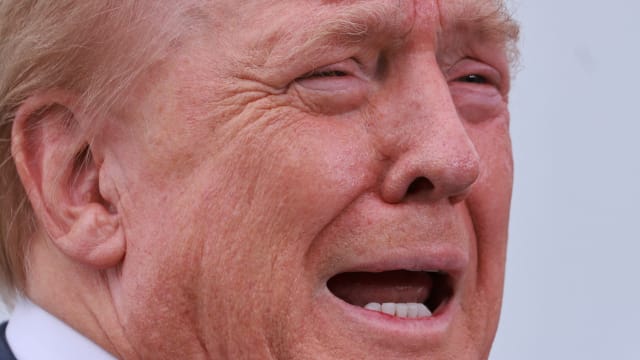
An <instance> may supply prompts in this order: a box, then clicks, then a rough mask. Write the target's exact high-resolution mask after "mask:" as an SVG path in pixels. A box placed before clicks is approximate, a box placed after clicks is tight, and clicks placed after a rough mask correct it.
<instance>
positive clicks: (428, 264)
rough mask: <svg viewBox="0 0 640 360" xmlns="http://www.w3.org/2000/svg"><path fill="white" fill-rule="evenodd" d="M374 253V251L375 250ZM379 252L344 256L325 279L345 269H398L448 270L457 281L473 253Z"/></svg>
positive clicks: (434, 251)
mask: <svg viewBox="0 0 640 360" xmlns="http://www.w3.org/2000/svg"><path fill="white" fill-rule="evenodd" d="M372 253H373V251H372ZM375 253H376V254H363V255H362V256H355V257H350V258H349V259H344V260H343V261H342V262H341V264H340V265H339V266H338V267H336V268H334V269H333V272H332V273H331V274H329V276H328V277H327V278H326V279H325V280H328V279H330V278H331V277H333V276H335V275H337V274H341V273H345V272H384V271H395V270H407V271H427V272H440V273H446V274H447V275H449V276H450V277H451V278H452V279H453V280H454V281H455V280H457V279H459V278H460V277H461V276H462V274H463V273H464V271H465V269H466V268H467V266H468V264H469V257H468V255H467V254H466V253H464V252H462V251H460V250H459V249H451V248H449V249H444V248H443V249H431V250H423V249H409V248H401V249H388V250H385V251H380V252H378V251H375Z"/></svg>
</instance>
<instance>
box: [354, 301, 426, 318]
mask: <svg viewBox="0 0 640 360" xmlns="http://www.w3.org/2000/svg"><path fill="white" fill-rule="evenodd" d="M364 308H365V309H367V310H371V311H377V312H381V313H384V314H387V315H391V316H397V317H400V318H408V319H419V318H427V317H431V311H429V309H428V308H427V307H426V306H425V305H424V304H418V303H408V304H402V303H400V304H399V303H384V304H379V303H369V304H367V305H365V307H364Z"/></svg>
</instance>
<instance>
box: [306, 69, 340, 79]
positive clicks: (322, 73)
mask: <svg viewBox="0 0 640 360" xmlns="http://www.w3.org/2000/svg"><path fill="white" fill-rule="evenodd" d="M342 76H347V73H346V72H344V71H340V70H324V71H322V70H321V71H314V72H312V73H309V74H307V75H305V76H304V77H303V79H309V78H323V77H342Z"/></svg>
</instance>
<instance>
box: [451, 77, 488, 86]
mask: <svg viewBox="0 0 640 360" xmlns="http://www.w3.org/2000/svg"><path fill="white" fill-rule="evenodd" d="M456 81H459V82H464V83H469V84H479V85H487V84H491V81H489V79H488V78H486V77H485V76H482V75H478V74H469V75H465V76H461V77H459V78H457V79H456Z"/></svg>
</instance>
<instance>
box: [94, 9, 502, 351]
mask: <svg viewBox="0 0 640 360" xmlns="http://www.w3.org/2000/svg"><path fill="white" fill-rule="evenodd" d="M466 2H471V3H473V1H471V0H468V1H466V0H460V1H458V2H455V1H454V2H451V3H455V4H458V3H466ZM227 3H229V4H230V5H229V6H228V7H227V8H225V6H224V4H225V3H224V2H221V4H222V5H220V6H219V7H218V8H216V9H208V10H207V11H210V12H211V18H212V19H217V21H219V23H218V24H217V26H215V32H212V31H211V29H204V30H200V31H197V32H195V35H194V36H193V38H191V39H189V41H186V42H185V43H184V44H181V47H180V49H179V51H176V54H175V55H174V56H173V57H172V58H170V59H169V60H168V61H167V62H166V63H165V64H163V68H162V71H159V72H158V73H154V78H153V79H148V83H147V84H146V86H144V91H141V92H140V94H139V98H136V99H134V100H132V103H134V104H136V106H135V108H132V109H130V111H129V113H128V115H127V118H126V119H123V121H122V123H121V125H120V126H117V125H116V126H114V127H113V128H110V129H109V133H106V134H105V135H104V136H105V140H104V142H105V144H108V143H109V140H108V139H118V140H117V146H114V148H113V149H112V151H111V152H109V153H108V155H106V156H105V159H104V168H105V169H112V170H110V171H113V174H112V176H111V178H112V179H113V182H114V187H115V188H116V189H117V193H118V194H119V196H120V197H119V199H118V203H117V204H115V207H116V209H117V211H118V213H119V215H120V218H121V219H122V228H123V231H124V233H125V238H126V240H127V247H126V249H127V253H126V257H125V259H124V261H123V263H122V264H121V267H120V268H119V271H118V272H117V273H116V272H114V273H113V274H111V276H108V277H107V280H106V281H108V282H109V284H108V286H109V288H110V289H111V292H112V298H113V303H114V309H115V310H114V311H115V312H116V313H117V317H118V319H119V321H121V324H122V326H123V328H124V330H123V331H124V334H125V336H124V338H126V339H127V341H128V342H129V344H127V346H122V347H120V346H119V344H113V347H114V349H111V350H112V351H114V352H117V353H120V354H121V355H122V356H123V357H129V358H138V357H140V358H147V359H150V358H153V359H176V358H189V359H205V358H211V359H363V358H366V359H410V358H415V359H484V358H486V357H487V356H488V352H489V348H490V346H491V342H492V340H493V336H494V333H495V329H496V326H497V321H498V314H499V309H500V299H501V296H502V283H503V271H504V256H505V247H506V240H507V224H508V212H509V203H510V194H511V186H512V159H511V145H510V140H509V133H508V127H509V126H508V124H509V114H508V109H507V93H508V85H505V84H507V83H508V78H509V74H508V64H507V61H506V52H505V49H504V47H503V44H499V43H498V44H496V43H489V44H485V43H482V44H477V45H478V46H479V47H480V48H482V49H483V50H479V53H482V52H483V51H484V52H485V53H488V54H489V55H486V54H484V53H482V54H481V55H482V56H474V59H476V60H474V61H473V62H472V63H471V64H469V63H464V62H461V61H460V60H462V59H463V58H464V57H465V56H466V55H465V54H464V52H463V51H457V50H459V49H456V51H452V52H451V53H449V52H447V53H446V54H442V53H440V52H441V51H443V50H440V49H441V48H447V45H450V44H447V43H446V41H447V38H446V37H445V38H443V39H442V40H441V41H443V42H445V44H436V33H437V31H438V28H439V26H441V24H443V23H446V21H445V20H447V19H443V18H442V17H443V16H445V15H446V14H448V13H450V12H448V11H447V6H449V5H447V4H448V3H449V2H446V3H445V2H443V3H442V4H441V5H440V6H439V5H438V4H437V3H436V2H434V1H416V2H415V4H414V3H413V2H408V1H407V2H398V4H399V5H398V6H388V5H389V4H390V3H391V2H387V1H386V0H385V1H382V0H379V1H378V0H372V1H368V2H366V3H368V5H376V4H377V5H379V7H380V8H382V9H383V10H381V11H384V12H387V13H386V15H387V16H384V17H380V18H381V19H383V20H384V19H387V20H385V21H391V22H392V23H390V24H388V26H386V27H382V29H383V31H381V32H380V33H379V34H375V35H373V39H372V40H371V41H365V42H363V43H361V44H358V45H357V46H356V45H336V46H329V47H326V48H323V51H321V52H319V53H318V54H316V55H315V56H313V57H310V56H302V55H295V56H293V55H292V52H294V51H296V49H297V47H296V45H301V44H300V42H301V41H305V38H304V34H302V33H304V32H303V31H302V30H303V29H305V28H306V24H317V23H321V22H322V21H326V20H328V19H330V18H331V17H332V16H334V15H335V14H338V13H345V12H347V9H352V10H353V9H357V6H361V5H362V4H363V3H364V2H358V1H356V2H345V3H335V4H325V5H322V4H320V2H307V1H278V2H268V1H251V2H246V3H242V4H237V2H236V1H228V2H227ZM385 4H386V5H385ZM414 5H415V6H414ZM443 8H444V10H443ZM217 12H224V16H220V15H219V14H218V13H217ZM354 13H357V11H354ZM447 16H449V15H447ZM451 16H453V15H451ZM389 19H391V20H389ZM383 20H380V21H383ZM278 27H281V28H282V29H284V30H283V31H282V33H281V35H280V36H273V37H269V36H266V35H265V34H268V33H269V31H271V30H273V29H276V28H278ZM212 28H213V27H212ZM285 35H290V36H285ZM460 53H462V55H460ZM265 54H266V55H265ZM474 55H475V54H474ZM485 55H486V56H485ZM441 57H442V58H445V59H447V62H448V64H449V65H447V66H444V65H443V64H442V63H441V62H439V59H440V58H441ZM353 59H357V61H356V62H355V63H356V66H354V62H353V61H354V60H353ZM381 59H383V60H384V61H381ZM336 64H337V65H336ZM381 64H382V65H381ZM383 65H384V66H383ZM323 66H324V67H326V66H329V69H330V68H331V66H338V67H339V69H340V70H344V71H349V73H348V74H347V76H341V77H339V78H336V76H327V77H322V78H318V77H304V76H305V75H306V74H308V73H309V72H310V71H313V70H314V69H316V68H320V67H323ZM381 67H384V69H382V68H381ZM476 72H480V73H481V74H483V75H485V76H491V75H492V74H494V73H495V74H497V75H496V77H498V78H499V79H497V80H496V81H494V83H495V84H493V85H486V84H480V85H478V84H473V83H467V82H464V81H458V79H459V78H461V77H463V76H465V75H468V74H469V73H472V74H474V73H476ZM158 74H162V75H161V76H159V75H158ZM486 74H489V75H486ZM336 94H338V95H336ZM112 143H113V144H116V141H115V140H112ZM421 177H423V178H426V179H428V180H429V181H430V182H431V184H432V187H431V188H426V189H423V190H420V191H417V192H413V193H409V192H407V189H408V188H409V186H410V185H411V184H412V183H413V182H414V180H415V179H418V178H421ZM445 247H447V248H453V249H456V250H457V251H460V252H462V253H464V254H465V256H466V258H468V265H467V267H466V268H465V270H464V272H463V274H462V276H461V280H460V284H459V288H458V289H457V292H458V293H459V309H460V310H459V311H458V312H457V313H456V315H455V318H454V319H453V320H452V323H451V325H450V326H449V328H448V329H447V332H446V334H444V336H440V337H436V338H425V339H412V338H407V339H402V338H398V339H389V338H386V337H387V336H386V335H385V334H384V333H376V332H375V331H370V330H369V329H368V328H367V327H366V326H364V325H363V324H359V323H356V322H351V321H350V320H346V319H344V318H343V317H342V315H341V313H340V312H339V311H337V310H336V309H335V308H334V307H333V304H332V303H331V302H329V301H327V300H326V299H327V296H328V295H327V292H326V288H325V283H326V281H327V279H328V278H329V277H330V276H332V275H334V274H335V272H336V269H338V268H339V267H340V266H341V264H344V262H345V261H351V260H353V259H364V258H376V257H377V256H379V254H381V253H387V254H389V253H391V254H398V256H404V255H406V254H407V253H416V252H424V253H425V254H429V253H432V252H433V251H436V250H437V249H440V248H445ZM97 313H98V314H99V312H97ZM98 317H100V315H98ZM123 349H125V350H123ZM126 349H135V352H130V351H129V350H126Z"/></svg>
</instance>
